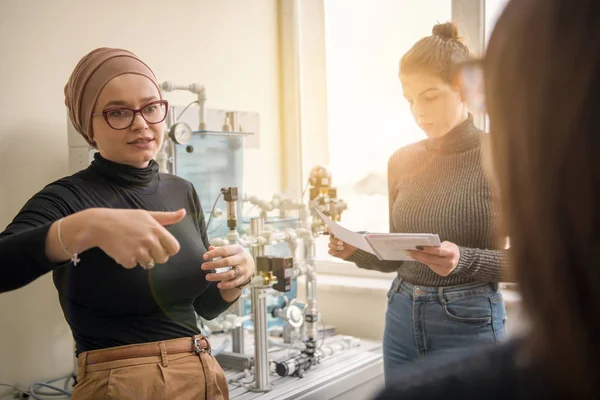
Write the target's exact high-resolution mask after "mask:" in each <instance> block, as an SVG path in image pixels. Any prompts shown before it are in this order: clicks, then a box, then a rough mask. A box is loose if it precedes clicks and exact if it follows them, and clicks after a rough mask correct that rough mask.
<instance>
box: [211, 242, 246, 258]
mask: <svg viewBox="0 0 600 400" xmlns="http://www.w3.org/2000/svg"><path fill="white" fill-rule="evenodd" d="M240 249H241V251H243V250H244V249H243V247H242V246H240V245H239V244H230V245H227V246H221V247H217V248H214V249H213V250H209V251H207V252H206V253H204V256H203V258H204V259H205V260H211V259H213V258H219V257H229V256H232V255H234V254H237V253H239V252H240Z"/></svg>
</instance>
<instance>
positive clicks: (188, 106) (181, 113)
mask: <svg viewBox="0 0 600 400" xmlns="http://www.w3.org/2000/svg"><path fill="white" fill-rule="evenodd" d="M192 104H200V103H199V102H198V100H196V101H192V102H191V103H189V104H188V105H187V106H185V107H184V109H183V110H182V111H181V112H180V113H179V116H178V117H177V118H176V119H175V121H179V118H181V116H182V115H183V113H184V112H186V111H187V109H188V108H190V106H191V105H192Z"/></svg>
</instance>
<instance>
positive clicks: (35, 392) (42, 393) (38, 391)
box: [28, 374, 75, 400]
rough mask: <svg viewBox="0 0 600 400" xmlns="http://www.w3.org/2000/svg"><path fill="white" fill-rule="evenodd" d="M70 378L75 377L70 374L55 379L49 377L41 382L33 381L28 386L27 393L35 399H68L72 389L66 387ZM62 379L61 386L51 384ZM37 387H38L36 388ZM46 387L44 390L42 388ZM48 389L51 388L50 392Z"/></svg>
mask: <svg viewBox="0 0 600 400" xmlns="http://www.w3.org/2000/svg"><path fill="white" fill-rule="evenodd" d="M71 379H75V377H74V376H73V375H72V374H69V375H67V376H63V377H60V378H56V379H50V380H47V381H43V382H34V383H32V384H31V385H30V386H29V393H28V394H29V395H30V396H31V397H32V398H33V399H35V400H50V399H51V400H58V399H70V398H71V396H72V393H73V392H72V391H71V390H69V389H68V387H69V382H71ZM61 380H64V381H65V382H64V384H63V388H62V389H61V388H60V387H58V386H55V385H53V383H56V382H58V381H61ZM38 387H39V388H38ZM44 389H46V390H44ZM48 389H50V390H52V391H51V392H49V391H48Z"/></svg>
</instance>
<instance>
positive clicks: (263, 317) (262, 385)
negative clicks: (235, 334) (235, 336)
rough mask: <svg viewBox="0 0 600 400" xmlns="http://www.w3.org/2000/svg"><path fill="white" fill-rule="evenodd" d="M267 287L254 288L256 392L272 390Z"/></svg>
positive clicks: (254, 388)
mask: <svg viewBox="0 0 600 400" xmlns="http://www.w3.org/2000/svg"><path fill="white" fill-rule="evenodd" d="M267 289H268V287H267V286H252V313H253V314H254V386H253V387H252V388H250V390H252V391H256V392H267V391H269V390H271V385H270V382H269V352H268V350H269V343H268V337H267Z"/></svg>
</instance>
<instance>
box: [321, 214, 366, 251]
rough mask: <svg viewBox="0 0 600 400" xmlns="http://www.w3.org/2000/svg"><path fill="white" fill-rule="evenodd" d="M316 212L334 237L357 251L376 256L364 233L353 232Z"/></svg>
mask: <svg viewBox="0 0 600 400" xmlns="http://www.w3.org/2000/svg"><path fill="white" fill-rule="evenodd" d="M315 211H316V212H317V214H319V217H321V219H322V220H323V222H325V225H327V227H328V228H329V230H330V231H331V233H332V234H333V236H335V237H336V238H338V239H340V240H341V241H342V242H344V243H348V244H349V245H350V246H354V247H356V248H357V249H361V250H364V251H366V252H368V253H371V254H373V255H374V254H375V253H373V249H372V248H371V245H370V244H369V242H367V239H366V238H365V235H363V234H362V233H356V232H352V231H350V230H348V229H346V228H344V227H343V226H341V225H339V224H337V223H335V222H334V221H333V220H332V219H331V218H329V217H328V216H327V215H325V214H323V213H322V212H321V211H319V210H317V209H316V208H315Z"/></svg>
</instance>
